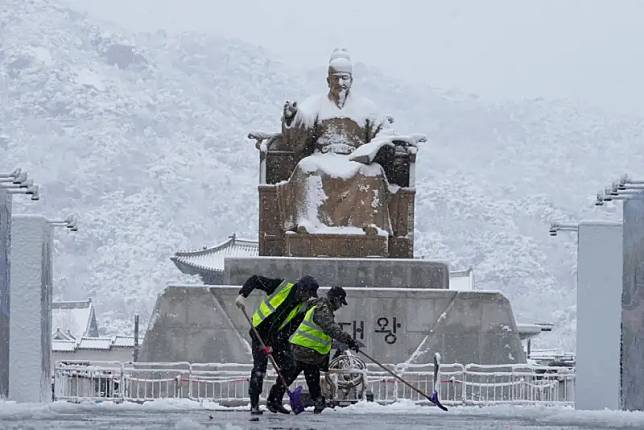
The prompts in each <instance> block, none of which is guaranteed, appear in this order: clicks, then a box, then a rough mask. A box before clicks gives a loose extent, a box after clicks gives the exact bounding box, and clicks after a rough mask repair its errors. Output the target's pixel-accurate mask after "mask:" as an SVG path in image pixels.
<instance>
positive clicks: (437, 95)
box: [0, 0, 644, 349]
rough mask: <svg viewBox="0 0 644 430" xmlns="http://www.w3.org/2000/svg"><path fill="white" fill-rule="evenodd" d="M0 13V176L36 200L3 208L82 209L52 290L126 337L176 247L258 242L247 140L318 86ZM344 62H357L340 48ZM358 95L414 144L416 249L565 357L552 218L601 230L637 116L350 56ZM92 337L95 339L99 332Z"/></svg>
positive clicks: (247, 53) (81, 26)
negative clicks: (495, 94)
mask: <svg viewBox="0 0 644 430" xmlns="http://www.w3.org/2000/svg"><path fill="white" fill-rule="evenodd" d="M4 5H5V7H3V8H0V136H2V138H1V139H0V154H2V157H1V159H2V162H1V163H0V170H1V171H11V170H13V168H14V167H17V166H20V167H23V168H24V169H26V170H28V171H29V172H30V174H31V175H32V176H33V178H34V179H35V180H36V181H37V182H39V183H40V184H42V185H43V187H42V189H43V199H42V201H41V202H39V203H31V202H30V203H26V202H25V200H24V199H23V198H16V199H14V202H15V212H16V213H19V212H26V211H30V212H36V213H44V214H45V215H47V216H48V217H50V218H56V219H58V218H61V217H63V216H66V215H67V214H69V213H71V212H76V213H78V214H79V215H80V216H81V220H82V228H81V230H80V231H79V232H78V233H76V234H70V235H69V236H67V235H66V234H65V233H64V232H58V233H57V234H56V244H55V246H56V272H55V276H56V279H55V283H54V285H55V298H56V299H67V300H84V299H86V298H87V297H91V298H92V299H93V300H94V303H95V304H96V311H97V319H98V322H99V326H101V327H102V329H103V333H101V334H107V333H115V332H126V331H127V332H129V331H130V330H131V325H132V324H131V319H132V314H133V313H135V312H138V313H140V314H141V315H142V318H143V319H144V320H145V319H146V318H148V317H149V313H150V312H151V310H152V307H153V304H154V300H155V298H156V295H157V294H158V293H159V292H160V291H161V289H162V288H163V287H164V285H165V284H166V283H167V282H168V281H172V280H175V279H177V278H178V277H180V276H181V275H180V274H179V272H178V271H177V269H176V268H175V267H174V266H173V265H172V263H171V262H170V261H169V259H168V257H170V256H171V255H172V254H173V253H174V252H175V251H176V250H178V249H187V248H192V249H194V248H201V247H202V246H203V245H212V244H213V243H217V242H219V241H221V240H222V238H225V237H227V236H228V235H230V234H231V233H232V232H236V233H237V234H238V235H240V236H243V237H256V234H257V210H258V209H257V191H256V185H257V167H258V154H257V151H256V150H255V148H254V145H253V144H252V142H250V141H248V140H247V139H246V138H245V136H246V135H247V133H248V131H249V130H251V129H254V130H263V131H268V132H274V131H277V130H279V126H280V115H281V110H282V106H283V103H284V100H304V98H305V97H307V96H309V95H310V94H316V93H320V92H322V91H324V88H325V81H324V79H325V75H326V69H325V61H326V59H325V58H321V60H320V68H319V69H317V70H312V71H311V72H310V74H307V75H305V76H301V75H297V74H294V73H293V72H291V71H290V70H289V69H287V68H286V67H285V66H283V65H280V64H277V63H275V62H273V61H271V60H270V59H269V58H270V56H269V55H267V54H266V53H265V52H263V51H262V50H261V49H259V48H255V47H250V46H247V45H245V44H242V43H239V42H236V41H233V40H227V39H222V38H215V37H206V36H203V35H199V34H182V35H178V36H169V35H167V34H165V33H163V32H157V33H154V34H141V35H133V34H127V33H124V32H120V31H118V30H115V29H111V28H108V27H106V26H105V25H101V26H99V25H97V24H96V23H95V22H93V21H91V20H89V19H88V18H87V17H85V16H84V15H81V14H78V13H76V12H74V11H72V10H69V9H65V8H63V7H60V6H59V5H58V4H56V3H55V2H52V1H46V0H34V1H30V2H25V1H22V0H5V2H4ZM354 55H358V53H354ZM354 75H355V76H354V77H355V80H354V87H353V89H352V91H355V92H356V94H358V95H362V96H366V97H369V98H370V99H372V100H373V101H374V103H375V104H376V106H377V107H378V108H379V109H380V110H383V111H384V112H385V113H387V114H391V115H392V116H393V117H394V118H395V119H396V123H395V127H396V130H398V131H399V132H401V133H407V132H420V133H424V134H426V135H427V137H428V140H429V142H427V143H426V144H420V145H419V152H418V158H417V166H416V183H417V194H416V202H417V204H416V211H415V214H416V231H415V240H416V248H415V249H416V255H417V256H423V257H425V258H429V259H435V260H441V261H447V262H449V263H450V265H451V267H452V268H453V269H465V268H468V267H473V268H474V271H475V277H476V282H477V285H478V287H479V288H480V289H493V290H500V291H502V292H503V293H504V294H506V295H507V296H508V298H509V299H510V300H511V302H512V304H513V309H514V312H515V316H516V318H517V319H518V320H519V321H522V322H531V321H547V322H553V323H555V330H554V331H553V333H552V334H550V335H548V337H542V338H539V339H537V340H536V342H535V343H534V344H533V347H543V346H562V347H564V348H569V349H570V348H573V346H574V323H575V288H574V285H575V265H574V262H575V252H576V250H575V238H574V237H572V236H566V235H560V237H558V238H556V239H552V238H550V237H549V236H548V234H547V229H548V224H549V222H551V221H560V222H575V221H579V220H580V219H583V218H593V219H598V218H603V219H615V218H617V217H619V213H618V211H617V210H616V209H615V207H614V206H611V207H609V208H608V209H596V208H594V206H593V196H594V193H595V192H596V191H598V190H599V189H601V188H603V187H604V186H605V185H606V184H607V183H608V182H609V181H610V180H612V179H614V178H616V177H617V176H619V175H621V174H623V173H625V172H630V173H632V174H633V175H634V176H636V175H637V174H638V172H639V171H640V169H641V166H642V165H643V164H644V152H643V151H641V148H642V147H644V119H642V118H628V117H615V116H611V115H608V114H606V113H604V112H599V111H595V110H588V109H583V108H580V107H578V106H575V105H571V104H569V103H567V102H565V101H544V100H520V101H517V102H514V103H505V104H489V103H486V102H484V101H482V100H480V99H478V98H477V97H476V96H470V95H464V94H459V93H456V92H445V91H438V90H436V89H433V88H430V87H418V86H413V87H412V86H409V85H406V84H405V83H402V82H398V81H395V80H392V79H390V78H388V77H386V76H383V75H381V74H380V73H379V72H378V71H377V70H371V69H368V68H367V67H366V66H364V65H361V64H359V63H356V64H355V67H354ZM106 332H107V333H106Z"/></svg>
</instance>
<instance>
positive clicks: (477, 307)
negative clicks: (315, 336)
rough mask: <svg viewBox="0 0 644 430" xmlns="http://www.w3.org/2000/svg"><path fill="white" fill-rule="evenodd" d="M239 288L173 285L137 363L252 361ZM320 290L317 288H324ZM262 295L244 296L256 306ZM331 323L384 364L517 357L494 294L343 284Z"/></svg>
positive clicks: (506, 308)
mask: <svg viewBox="0 0 644 430" xmlns="http://www.w3.org/2000/svg"><path fill="white" fill-rule="evenodd" d="M238 291H239V286H225V285H222V286H216V287H195V286H172V287H167V288H166V289H165V290H164V291H163V292H162V293H161V294H160V295H159V297H158V299H157V302H156V305H155V308H154V312H153V317H152V319H151V321H150V324H149V325H148V330H147V333H146V335H145V339H144V342H143V346H142V349H141V354H140V360H141V361H191V362H218V363H226V362H228V363H230V362H238V363H239V362H241V363H250V362H251V361H252V359H251V355H250V350H249V345H248V339H249V335H248V331H249V327H248V324H247V322H246V320H245V319H244V317H243V315H242V314H241V312H240V311H239V309H237V308H236V307H235V304H234V300H235V297H236V296H237V293H238ZM324 293H325V289H324V288H321V289H320V294H324ZM262 297H263V294H262V293H261V292H259V291H257V292H254V293H253V294H251V295H250V297H249V303H250V305H249V310H250V312H252V311H254V309H255V308H256V306H257V305H258V303H259V300H260V299H261V298H262ZM347 301H348V303H349V305H348V306H346V307H344V308H343V309H341V310H340V311H339V312H338V313H337V315H336V321H337V322H340V323H342V325H343V328H344V330H345V331H347V332H348V333H351V334H352V335H354V336H355V337H356V338H357V339H360V340H361V341H363V342H364V343H365V344H366V345H367V346H366V349H365V350H366V352H368V353H369V354H373V355H374V357H377V358H378V359H380V360H382V361H384V362H387V363H403V362H410V363H429V362H431V359H432V354H433V353H434V352H440V353H441V354H442V355H443V361H444V362H445V363H450V362H459V363H482V364H500V363H504V364H505V363H523V362H525V356H524V353H523V348H522V345H521V342H520V340H519V335H518V331H517V328H516V323H515V321H514V316H513V314H512V309H511V307H510V304H509V302H508V300H507V299H506V298H505V297H503V295H501V293H497V292H457V291H449V290H430V289H411V288H407V289H400V288H379V289H376V288H360V287H358V288H347Z"/></svg>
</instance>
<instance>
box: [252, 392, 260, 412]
mask: <svg viewBox="0 0 644 430" xmlns="http://www.w3.org/2000/svg"><path fill="white" fill-rule="evenodd" d="M250 414H251V415H261V414H262V410H261V409H260V408H259V395H258V396H253V395H251V399H250Z"/></svg>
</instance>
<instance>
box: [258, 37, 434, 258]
mask: <svg viewBox="0 0 644 430" xmlns="http://www.w3.org/2000/svg"><path fill="white" fill-rule="evenodd" d="M352 69H353V67H352V63H351V58H350V56H349V54H348V52H347V51H346V50H343V49H336V50H335V51H334V52H333V54H332V55H331V58H330V60H329V68H328V76H327V84H328V86H329V92H328V93H327V94H322V95H318V96H313V97H310V98H308V99H306V100H304V101H303V102H301V103H297V102H288V101H287V102H286V103H285V105H284V110H283V115H282V133H281V134H277V135H266V134H261V133H251V137H253V138H255V139H257V140H258V148H259V149H260V150H262V151H263V157H262V161H263V164H262V175H263V178H262V179H263V181H262V182H268V183H270V184H272V185H271V189H270V192H269V191H268V189H266V186H262V185H260V254H262V255H297V256H320V255H325V256H348V257H360V256H371V255H374V256H400V257H411V256H412V255H410V253H412V252H413V248H412V247H413V239H412V235H413V188H412V187H413V184H411V185H410V183H409V181H410V177H411V179H412V181H413V162H414V158H415V153H416V143H417V142H418V141H423V140H424V138H423V137H421V136H398V135H396V134H395V133H394V132H393V130H392V128H391V122H392V121H393V120H391V118H388V117H386V116H385V115H382V114H380V113H379V112H378V111H377V109H376V107H375V105H374V104H373V103H372V102H371V101H369V100H367V99H365V98H361V97H359V96H357V95H355V94H354V93H353V92H352V90H351V87H352V84H353V70H352ZM264 141H266V142H264ZM278 154H281V158H280V155H278ZM272 156H274V157H272ZM271 158H275V160H271ZM277 160H279V161H277ZM271 169H272V170H278V171H279V170H281V172H280V173H281V174H277V175H275V174H274V172H269V170H271ZM263 187H264V190H265V192H264V193H263V194H264V196H262V188H263ZM401 187H405V190H403V191H402V192H401ZM405 191H407V193H405ZM409 191H411V195H408V194H409ZM399 193H401V196H399V198H396V195H397V194H399ZM269 194H270V196H269ZM263 197H264V198H263ZM267 199H269V200H272V202H271V203H268V202H267ZM403 201H404V203H407V204H406V205H405V204H404V203H403ZM392 203H393V204H394V207H392ZM401 203H403V206H405V207H401ZM409 204H411V207H409ZM268 206H270V210H269V208H268ZM392 210H393V211H395V212H396V213H394V214H392V213H391V212H392ZM400 210H403V212H404V213H398V212H399V211H400ZM268 212H271V213H268ZM392 215H393V216H392ZM401 216H402V217H403V218H405V220H404V222H402V223H401V222H400V217H401ZM262 217H265V218H266V220H267V219H270V220H271V221H270V222H274V223H277V225H278V227H279V228H280V230H281V231H283V233H282V234H281V235H280V234H268V236H269V237H266V234H267V231H266V230H267V229H266V228H264V231H262V227H263V226H264V227H268V226H266V225H265V224H264V223H263V221H262V219H261V218H262ZM410 217H411V220H410V219H409V218H410ZM392 218H396V219H392ZM266 220H265V221H266ZM410 223H411V227H412V229H411V231H409V228H408V227H409V224H410ZM401 224H405V228H404V229H403V230H405V231H404V237H400V236H398V235H397V233H400V232H401V231H400V229H397V228H396V227H400V226H401ZM269 230H270V229H269ZM263 233H264V236H265V240H264V246H262V241H263V240H262V236H263ZM396 237H398V239H405V240H406V242H405V241H404V240H403V241H402V242H405V243H402V242H401V241H400V240H398V243H397V245H398V248H400V249H398V250H396V249H393V250H392V249H391V247H392V245H394V248H395V245H396V243H392V240H391V239H393V242H396V239H395V238H396ZM271 241H274V243H273V245H275V246H274V247H271V246H269V242H271ZM276 241H279V242H280V244H278V243H277V242H276ZM280 248H281V249H280ZM403 248H404V249H403ZM392 251H393V252H392Z"/></svg>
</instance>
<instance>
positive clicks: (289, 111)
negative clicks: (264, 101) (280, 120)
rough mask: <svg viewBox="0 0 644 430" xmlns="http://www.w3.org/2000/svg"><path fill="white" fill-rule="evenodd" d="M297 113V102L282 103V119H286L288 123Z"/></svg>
mask: <svg viewBox="0 0 644 430" xmlns="http://www.w3.org/2000/svg"><path fill="white" fill-rule="evenodd" d="M296 113H297V102H292V103H291V102H290V101H288V100H287V101H286V103H284V119H285V120H286V121H288V122H289V123H290V122H291V120H292V119H293V118H294V117H295V114H296Z"/></svg>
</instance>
